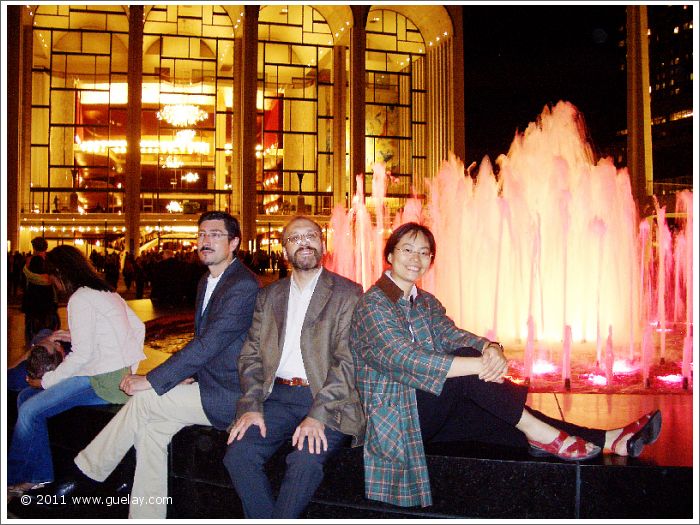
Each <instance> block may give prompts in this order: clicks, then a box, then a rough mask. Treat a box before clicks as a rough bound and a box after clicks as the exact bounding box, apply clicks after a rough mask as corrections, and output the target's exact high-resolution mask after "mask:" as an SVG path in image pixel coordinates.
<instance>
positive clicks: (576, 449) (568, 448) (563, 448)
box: [528, 430, 601, 461]
mask: <svg viewBox="0 0 700 525" xmlns="http://www.w3.org/2000/svg"><path fill="white" fill-rule="evenodd" d="M569 437H571V438H573V441H572V442H571V443H569V444H568V445H564V442H565V441H566V440H567V439H568V438H569ZM528 443H529V444H530V454H531V455H533V456H537V457H543V456H554V457H557V458H559V459H563V460H564V461H585V460H587V459H591V458H594V457H596V456H597V455H598V454H600V452H601V448H600V447H599V446H598V445H594V444H593V443H590V445H591V447H592V448H590V449H588V448H586V445H587V444H589V443H588V441H586V440H585V439H583V438H580V437H577V436H569V434H567V433H566V432H564V431H563V430H562V431H560V432H559V435H558V436H557V437H556V438H555V439H554V441H552V442H551V443H540V442H539V441H534V440H528Z"/></svg>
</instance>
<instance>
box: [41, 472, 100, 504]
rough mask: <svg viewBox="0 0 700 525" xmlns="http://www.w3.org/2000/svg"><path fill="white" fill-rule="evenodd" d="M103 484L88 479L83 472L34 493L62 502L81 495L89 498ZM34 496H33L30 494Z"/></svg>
mask: <svg viewBox="0 0 700 525" xmlns="http://www.w3.org/2000/svg"><path fill="white" fill-rule="evenodd" d="M101 485H102V483H100V482H99V481H95V480H94V479H92V478H89V477H87V476H86V475H85V474H83V473H82V472H81V473H79V474H77V475H76V474H74V475H72V476H68V477H65V478H63V479H61V480H59V481H56V482H54V483H49V484H48V485H46V486H45V487H44V488H42V489H39V490H37V491H32V492H33V493H34V494H33V495H36V496H38V495H42V496H44V497H45V498H46V499H50V498H54V499H56V500H61V499H62V498H65V497H67V496H72V495H74V494H75V495H80V496H89V495H91V494H94V493H95V492H97V490H99V488H100V486H101ZM29 495H32V494H29Z"/></svg>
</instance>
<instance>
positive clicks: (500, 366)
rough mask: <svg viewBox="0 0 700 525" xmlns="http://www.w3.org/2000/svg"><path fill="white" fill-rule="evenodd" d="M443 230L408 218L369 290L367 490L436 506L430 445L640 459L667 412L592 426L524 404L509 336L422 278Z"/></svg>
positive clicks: (361, 317)
mask: <svg viewBox="0 0 700 525" xmlns="http://www.w3.org/2000/svg"><path fill="white" fill-rule="evenodd" d="M435 249H436V246H435V238H434V237H433V234H432V232H431V231H430V230H429V229H428V228H426V227H425V226H423V225H420V224H417V223H406V224H403V225H401V226H399V227H398V228H397V229H396V230H394V232H393V233H392V234H391V236H390V237H389V239H388V240H387V242H386V245H385V247H384V259H385V261H386V262H387V264H389V265H390V269H389V270H387V271H386V272H385V273H384V274H383V275H382V276H381V278H380V279H379V280H378V281H377V282H376V283H375V284H374V285H373V286H372V287H371V288H370V289H369V290H367V292H366V293H365V294H364V295H363V296H362V298H360V301H359V302H358V303H357V308H356V309H355V312H354V314H353V319H352V323H351V329H350V349H351V351H352V353H353V357H354V361H355V376H356V381H357V386H358V389H359V391H360V398H361V399H362V402H363V406H364V410H365V414H366V415H367V433H366V435H365V449H364V465H365V493H366V496H367V498H369V499H374V500H379V501H384V502H387V503H391V504H394V505H399V506H413V505H421V506H428V505H431V504H432V495H431V492H430V482H429V478H428V469H427V465H426V460H425V455H424V449H423V445H424V443H428V442H439V441H470V440H474V441H486V442H491V443H497V444H501V445H508V446H513V447H528V446H529V448H530V451H531V453H532V455H535V456H554V457H557V458H559V459H563V460H566V461H582V460H586V459H590V458H593V457H595V456H597V455H598V454H600V453H601V451H602V450H603V449H606V450H608V451H610V452H611V453H613V454H618V455H620V456H632V457H636V456H639V454H641V452H642V449H643V448H644V446H645V445H648V444H651V443H654V441H656V439H657V438H658V436H659V433H660V432H661V412H659V411H658V410H656V411H653V412H650V413H648V414H646V415H644V416H642V417H641V418H640V419H638V420H636V421H633V422H632V423H630V424H629V425H627V426H625V427H624V428H617V429H612V430H601V429H592V428H586V427H582V426H579V425H575V424H572V423H567V422H564V421H560V420H557V419H554V418H550V417H548V416H546V415H544V414H542V413H541V412H538V411H536V410H533V409H531V408H530V407H528V406H526V405H525V401H526V398H527V393H528V392H527V391H528V387H527V386H522V385H517V384H515V383H512V382H511V381H509V380H507V379H505V374H506V372H507V371H508V364H507V361H506V358H505V356H504V354H503V347H502V346H501V345H500V343H497V342H494V341H490V340H488V339H486V338H484V337H479V336H477V335H474V334H472V333H470V332H468V331H466V330H462V329H460V328H458V327H457V326H455V324H454V322H453V321H452V319H450V318H449V317H448V316H447V315H446V313H445V308H444V307H443V306H442V304H441V303H440V302H439V301H438V300H437V298H436V297H434V296H433V295H431V294H429V293H427V292H425V291H424V290H421V289H420V288H418V287H417V286H416V282H417V281H418V280H419V279H420V278H421V277H423V275H424V274H425V273H426V272H427V271H428V269H429V268H430V266H431V265H432V263H433V260H434V256H435Z"/></svg>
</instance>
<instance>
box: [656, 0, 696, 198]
mask: <svg viewBox="0 0 700 525" xmlns="http://www.w3.org/2000/svg"><path fill="white" fill-rule="evenodd" d="M647 9H648V20H649V83H650V93H651V115H652V127H651V129H652V144H653V161H654V194H655V195H663V194H666V193H672V192H674V191H677V190H680V189H686V188H692V184H693V182H692V179H693V92H694V90H693V80H694V79H693V9H692V6H690V5H650V6H648V8H647Z"/></svg>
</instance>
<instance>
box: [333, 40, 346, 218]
mask: <svg viewBox="0 0 700 525" xmlns="http://www.w3.org/2000/svg"><path fill="white" fill-rule="evenodd" d="M345 62H346V60H345V46H343V45H340V46H335V47H334V48H333V207H335V206H337V205H338V204H342V205H344V206H345V207H349V204H350V195H348V200H347V202H346V201H345V195H346V193H348V192H349V191H350V185H346V184H345V176H346V173H345V118H346V113H345V107H346V106H345V102H346V100H347V90H346V89H345V85H346V84H347V74H346V72H345Z"/></svg>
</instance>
